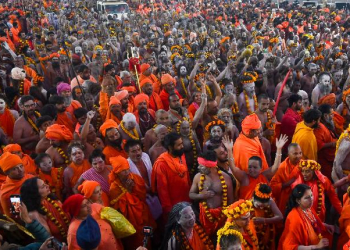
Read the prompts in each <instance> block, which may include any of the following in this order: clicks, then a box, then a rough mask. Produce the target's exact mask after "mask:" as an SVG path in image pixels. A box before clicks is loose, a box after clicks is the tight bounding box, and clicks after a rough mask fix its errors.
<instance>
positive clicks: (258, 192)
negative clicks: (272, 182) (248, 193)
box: [254, 183, 272, 199]
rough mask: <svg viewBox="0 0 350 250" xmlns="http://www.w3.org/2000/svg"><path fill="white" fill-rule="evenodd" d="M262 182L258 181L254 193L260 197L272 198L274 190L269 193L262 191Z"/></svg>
mask: <svg viewBox="0 0 350 250" xmlns="http://www.w3.org/2000/svg"><path fill="white" fill-rule="evenodd" d="M260 186H261V183H258V184H257V185H256V187H255V189H254V194H255V195H256V196H257V197H259V198H260V199H270V198H271V194H272V191H271V192H270V193H268V194H266V193H262V192H260Z"/></svg>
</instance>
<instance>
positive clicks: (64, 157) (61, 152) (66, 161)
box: [56, 147, 70, 164]
mask: <svg viewBox="0 0 350 250" xmlns="http://www.w3.org/2000/svg"><path fill="white" fill-rule="evenodd" d="M56 149H57V152H58V153H59V154H60V156H61V157H62V158H63V160H64V164H69V162H70V161H69V158H68V156H67V155H66V153H65V152H64V151H63V149H62V148H60V147H57V148H56Z"/></svg>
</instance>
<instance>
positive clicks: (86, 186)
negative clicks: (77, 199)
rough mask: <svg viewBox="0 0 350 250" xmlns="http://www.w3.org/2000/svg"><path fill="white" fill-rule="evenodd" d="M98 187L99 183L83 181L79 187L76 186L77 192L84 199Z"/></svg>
mask: <svg viewBox="0 0 350 250" xmlns="http://www.w3.org/2000/svg"><path fill="white" fill-rule="evenodd" d="M98 186H100V183H98V182H97V181H84V182H83V183H82V184H81V185H79V186H78V190H79V192H80V193H81V194H82V195H84V196H85V198H88V199H89V198H90V197H91V196H92V195H93V193H94V191H95V188H96V187H98Z"/></svg>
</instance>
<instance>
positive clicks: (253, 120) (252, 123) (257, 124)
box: [242, 113, 261, 135]
mask: <svg viewBox="0 0 350 250" xmlns="http://www.w3.org/2000/svg"><path fill="white" fill-rule="evenodd" d="M259 128H261V121H260V120H259V117H258V116H257V115H256V114H255V113H254V114H251V115H248V116H246V117H245V118H244V120H243V121H242V131H243V133H244V134H246V135H247V134H249V132H250V130H252V129H259Z"/></svg>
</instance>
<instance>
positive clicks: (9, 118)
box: [0, 108, 15, 138]
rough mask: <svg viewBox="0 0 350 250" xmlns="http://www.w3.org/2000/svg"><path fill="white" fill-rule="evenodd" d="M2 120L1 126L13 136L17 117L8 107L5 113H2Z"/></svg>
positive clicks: (6, 132) (0, 119)
mask: <svg viewBox="0 0 350 250" xmlns="http://www.w3.org/2000/svg"><path fill="white" fill-rule="evenodd" d="M0 121H1V122H0V128H2V130H3V131H4V132H5V134H6V135H7V137H9V138H12V136H13V127H14V126H15V117H14V116H13V114H12V113H11V111H10V110H9V109H8V108H5V110H4V113H3V114H0Z"/></svg>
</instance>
